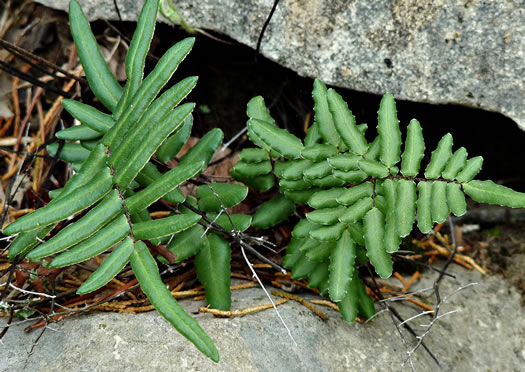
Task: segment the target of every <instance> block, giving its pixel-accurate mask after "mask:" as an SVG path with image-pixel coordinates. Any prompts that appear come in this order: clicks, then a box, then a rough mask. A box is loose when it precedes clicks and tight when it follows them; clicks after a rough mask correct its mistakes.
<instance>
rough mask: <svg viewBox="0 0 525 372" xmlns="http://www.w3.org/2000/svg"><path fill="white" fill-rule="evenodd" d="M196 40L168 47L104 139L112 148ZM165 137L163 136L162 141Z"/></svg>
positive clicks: (188, 39) (183, 41)
mask: <svg viewBox="0 0 525 372" xmlns="http://www.w3.org/2000/svg"><path fill="white" fill-rule="evenodd" d="M194 42H195V39H194V38H186V39H184V40H182V41H180V42H178V43H177V44H175V45H174V46H172V47H171V48H170V49H168V51H167V52H166V53H165V54H164V55H163V56H162V57H161V58H160V60H159V61H158V63H157V65H156V66H155V68H154V69H153V71H152V72H151V73H150V74H149V75H148V76H147V77H146V78H145V79H144V81H143V82H142V84H141V85H140V88H139V89H138V91H137V93H135V94H134V95H133V97H132V99H131V100H130V101H129V102H130V103H129V109H128V110H124V111H123V112H122V115H120V117H119V118H118V120H117V122H116V123H115V125H114V126H113V127H112V128H111V129H110V130H109V131H108V132H107V133H106V135H105V136H104V138H103V139H102V143H104V144H105V145H106V146H110V147H111V148H113V147H114V145H118V144H120V142H121V141H122V140H123V139H124V138H125V137H126V135H127V133H128V131H129V129H130V128H132V127H133V125H134V124H135V123H136V122H137V121H138V120H139V119H140V117H141V116H142V115H143V114H144V112H145V111H146V109H147V108H148V107H149V106H150V104H151V102H153V100H154V99H155V97H156V96H157V94H158V93H159V92H160V90H161V89H162V88H163V87H164V85H166V83H167V82H168V81H169V80H170V78H171V76H172V75H173V73H174V72H175V70H176V69H177V67H178V66H179V64H180V63H181V62H182V60H183V59H184V58H185V57H186V56H187V55H188V53H189V52H190V50H191V48H192V47H193V43H194ZM172 107H173V106H172ZM164 124H165V125H163V126H166V123H164ZM168 125H169V124H168ZM153 135H154V134H153V133H150V135H149V137H152V136H153ZM165 138H166V137H163V138H162V141H161V142H163V141H164V140H165Z"/></svg>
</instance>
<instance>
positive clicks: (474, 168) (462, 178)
mask: <svg viewBox="0 0 525 372" xmlns="http://www.w3.org/2000/svg"><path fill="white" fill-rule="evenodd" d="M482 165H483V158H482V157H481V156H476V157H475V158H472V159H469V160H467V164H465V167H464V168H463V169H462V170H461V172H459V174H458V176H457V177H456V180H457V181H458V182H461V183H465V182H469V181H472V179H473V178H474V177H476V176H477V174H478V173H479V171H480V170H481V166H482Z"/></svg>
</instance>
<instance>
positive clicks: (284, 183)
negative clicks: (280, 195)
mask: <svg viewBox="0 0 525 372" xmlns="http://www.w3.org/2000/svg"><path fill="white" fill-rule="evenodd" d="M279 186H281V188H282V189H283V190H285V191H299V190H307V189H310V188H311V187H312V183H311V182H310V181H308V180H304V179H302V180H297V181H290V180H287V179H284V178H281V179H280V180H279Z"/></svg>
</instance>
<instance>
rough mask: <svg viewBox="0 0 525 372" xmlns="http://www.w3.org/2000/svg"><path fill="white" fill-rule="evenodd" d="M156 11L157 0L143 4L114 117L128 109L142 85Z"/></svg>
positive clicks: (153, 30)
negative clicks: (123, 85)
mask: <svg viewBox="0 0 525 372" xmlns="http://www.w3.org/2000/svg"><path fill="white" fill-rule="evenodd" d="M158 9H159V0H149V1H146V2H145V3H144V7H143V8H142V11H141V12H140V15H139V19H138V21H137V28H136V29H135V33H134V34H133V38H132V39H131V43H130V45H129V49H128V53H127V55H126V76H127V77H128V81H127V83H126V89H125V91H124V94H123V96H122V98H121V99H120V101H119V104H118V106H119V107H118V109H117V110H116V111H117V112H118V113H117V115H116V117H118V116H119V115H120V113H121V112H122V110H124V109H126V108H127V107H128V103H129V101H130V100H131V97H133V95H134V94H135V93H136V92H137V90H138V89H139V86H140V84H141V83H142V77H143V75H144V64H145V62H146V56H147V55H148V50H149V47H150V44H151V40H152V39H153V33H154V32H155V25H156V23H157V12H158ZM119 111H120V113H119Z"/></svg>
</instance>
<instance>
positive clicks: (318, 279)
mask: <svg viewBox="0 0 525 372" xmlns="http://www.w3.org/2000/svg"><path fill="white" fill-rule="evenodd" d="M329 264H330V263H329V261H328V260H325V261H323V262H321V263H320V264H319V265H317V267H316V268H315V269H314V270H313V271H312V272H311V273H310V275H308V287H310V288H318V289H320V288H321V287H322V285H323V282H325V281H326V280H327V279H328V275H329V271H328V265H329Z"/></svg>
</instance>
